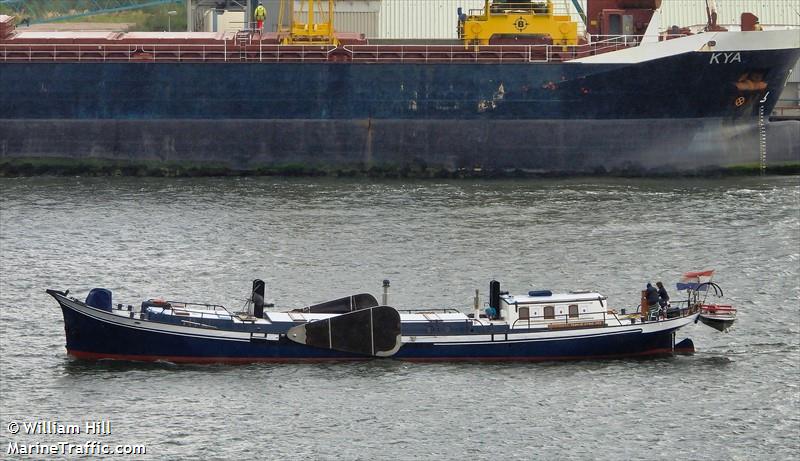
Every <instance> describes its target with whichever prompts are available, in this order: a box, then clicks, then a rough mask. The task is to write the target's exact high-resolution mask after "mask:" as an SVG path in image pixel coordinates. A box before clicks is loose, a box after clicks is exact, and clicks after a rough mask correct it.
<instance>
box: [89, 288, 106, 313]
mask: <svg viewBox="0 0 800 461" xmlns="http://www.w3.org/2000/svg"><path fill="white" fill-rule="evenodd" d="M86 304H88V305H90V306H92V307H96V308H98V309H103V310H107V311H111V290H107V289H105V288H92V291H90V292H89V294H88V295H86Z"/></svg>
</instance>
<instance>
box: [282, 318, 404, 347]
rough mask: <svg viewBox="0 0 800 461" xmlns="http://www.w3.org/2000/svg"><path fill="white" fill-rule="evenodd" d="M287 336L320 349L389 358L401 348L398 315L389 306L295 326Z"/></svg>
mask: <svg viewBox="0 0 800 461" xmlns="http://www.w3.org/2000/svg"><path fill="white" fill-rule="evenodd" d="M286 337H287V338H289V339H291V340H292V341H294V342H297V343H300V344H305V345H307V346H312V347H318V348H321V349H331V350H335V351H341V352H350V353H354V354H361V355H368V356H373V357H391V356H392V355H394V354H395V353H396V352H397V351H398V350H399V349H400V346H401V335H400V314H399V313H398V312H397V311H396V310H395V309H394V308H393V307H390V306H377V307H371V308H368V309H362V310H358V311H354V312H350V313H347V314H342V315H338V316H336V317H331V318H329V319H326V320H318V321H316V322H310V323H305V324H303V325H297V326H295V327H292V328H290V329H289V331H287V332H286Z"/></svg>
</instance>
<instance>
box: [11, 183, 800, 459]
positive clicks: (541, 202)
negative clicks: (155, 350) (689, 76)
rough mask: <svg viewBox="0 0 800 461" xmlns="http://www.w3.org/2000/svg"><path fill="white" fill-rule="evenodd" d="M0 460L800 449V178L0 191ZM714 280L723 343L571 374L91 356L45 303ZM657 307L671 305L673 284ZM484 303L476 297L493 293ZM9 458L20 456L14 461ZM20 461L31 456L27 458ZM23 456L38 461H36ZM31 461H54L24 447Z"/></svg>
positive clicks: (583, 455)
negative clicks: (73, 343) (59, 452)
mask: <svg viewBox="0 0 800 461" xmlns="http://www.w3.org/2000/svg"><path fill="white" fill-rule="evenodd" d="M0 192H1V194H0V196H1V198H0V257H1V261H2V267H1V268H0V277H1V280H0V304H1V307H0V385H1V386H0V404H1V405H0V411H1V413H2V414H0V423H2V425H0V449H1V450H0V451H1V452H2V454H0V457H4V458H7V457H8V455H7V454H6V451H7V448H8V446H9V444H10V443H25V444H36V443H44V442H58V441H67V442H76V443H83V442H86V441H90V440H92V439H93V436H90V435H87V434H85V433H82V434H80V435H70V436H64V435H42V434H38V435H30V434H23V433H18V434H12V433H11V431H10V429H11V428H10V427H9V423H11V422H19V423H23V422H31V421H60V422H62V423H68V424H76V423H83V422H85V421H94V420H110V421H111V422H112V427H113V430H112V433H111V434H110V435H106V436H102V437H95V438H94V439H95V440H100V441H101V442H104V443H109V444H143V445H145V446H146V449H147V454H146V455H144V456H139V457H138V459H221V458H228V459H348V460H349V459H363V460H372V459H387V460H394V459H402V460H418V459H436V460H439V459H459V460H461V459H478V460H505V459H524V460H528V459H609V460H616V459H647V460H650V459H741V460H750V459H797V458H798V453H799V452H800V388H798V385H800V317H799V316H798V314H800V312H799V311H800V178H797V177H767V178H735V179H669V180H668V179H664V180H627V179H590V178H580V179H562V180H526V181H500V182H493V181H480V180H477V181H436V180H428V181H407V182H404V181H369V180H334V179H281V178H235V179H231V178H220V179H213V178H212V179H136V178H82V177H76V178H48V177H36V178H19V179H0ZM709 268H714V269H716V270H717V276H716V278H715V281H717V282H718V283H719V284H720V285H721V286H722V287H723V289H724V291H725V298H724V299H723V300H722V301H723V302H728V303H732V304H734V305H735V306H736V307H738V308H739V321H738V323H737V325H736V326H735V328H734V329H733V330H732V331H730V332H728V333H719V332H717V331H715V330H712V329H710V328H708V327H705V326H703V325H700V324H698V325H692V326H690V327H688V328H686V329H684V330H681V332H680V333H679V339H681V338H683V337H691V338H692V339H693V340H694V342H695V345H696V347H697V353H696V354H695V355H693V356H680V357H674V358H669V359H658V360H619V361H601V362H577V363H540V364H537V363H534V364H531V363H511V364H508V363H504V364H486V363H452V364H448V363H445V364H416V363H402V362H397V361H392V360H382V361H374V362H365V363H341V364H340V363H329V364H281V365H272V364H256V365H239V366H230V365H206V366H197V365H175V364H171V363H155V364H143V363H120V362H100V363H89V362H80V361H75V360H73V359H70V358H69V357H68V356H67V355H66V353H65V349H64V331H63V321H62V318H61V313H60V311H59V310H58V308H57V307H56V305H55V303H54V301H53V300H52V299H50V298H49V297H48V296H47V295H46V294H45V292H44V290H45V289H46V288H56V289H70V290H71V291H72V293H76V294H77V295H78V296H85V294H86V292H87V291H88V290H89V289H90V288H92V287H97V286H100V287H106V288H109V289H111V290H112V291H113V293H114V302H115V303H117V302H119V303H126V304H127V303H131V304H133V303H138V302H140V301H141V300H142V299H145V298H149V297H156V296H165V297H167V298H169V299H185V300H189V301H208V302H214V303H222V304H225V305H226V306H228V307H230V308H234V309H238V308H240V307H241V306H242V305H243V304H244V299H245V297H246V295H247V292H248V290H249V285H250V283H251V280H252V279H253V278H263V279H264V280H265V281H266V282H267V290H268V292H269V294H268V297H269V298H271V299H273V300H274V301H275V302H276V303H277V304H278V306H279V307H284V308H291V307H299V306H303V305H307V304H309V303H312V302H317V301H323V300H326V299H330V298H334V297H338V296H343V295H348V294H351V293H355V292H361V291H369V292H372V293H373V294H375V295H376V296H377V295H379V294H380V286H381V281H382V280H383V279H384V278H388V279H390V280H391V282H392V286H391V293H390V304H391V305H393V306H395V307H398V308H418V307H453V308H459V309H463V310H467V309H469V308H470V306H471V304H472V296H473V294H474V290H475V289H476V288H477V289H480V290H481V293H482V294H483V293H485V292H486V291H487V290H488V283H489V281H490V280H491V279H497V280H500V281H501V283H502V286H503V289H507V290H510V291H511V292H525V291H527V290H529V289H552V290H570V289H596V290H599V291H601V292H602V293H604V294H606V295H608V297H609V302H610V305H611V307H615V308H617V309H619V308H623V307H631V306H634V307H635V306H636V305H637V304H638V299H639V295H638V293H639V290H641V289H643V287H644V284H645V283H646V282H648V281H652V282H655V281H657V280H662V281H664V282H665V284H666V285H667V286H668V287H674V284H675V282H677V280H678V278H679V276H680V274H681V272H683V271H686V270H699V269H709ZM671 291H672V295H673V297H678V298H679V297H680V295H679V294H678V293H676V292H675V290H674V289H672V290H671ZM484 299H485V296H484ZM21 457H22V456H21ZM22 458H24V457H22ZM28 458H29V459H30V457H28ZM33 458H48V456H35V457H33Z"/></svg>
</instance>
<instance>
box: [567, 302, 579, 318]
mask: <svg viewBox="0 0 800 461" xmlns="http://www.w3.org/2000/svg"><path fill="white" fill-rule="evenodd" d="M569 318H571V319H577V318H578V305H577V304H570V305H569Z"/></svg>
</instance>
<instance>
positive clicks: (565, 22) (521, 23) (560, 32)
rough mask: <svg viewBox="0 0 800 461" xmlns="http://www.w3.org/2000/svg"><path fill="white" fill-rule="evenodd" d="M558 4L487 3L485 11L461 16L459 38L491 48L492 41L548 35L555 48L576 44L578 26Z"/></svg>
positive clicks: (538, 0) (530, 0) (535, 0)
mask: <svg viewBox="0 0 800 461" xmlns="http://www.w3.org/2000/svg"><path fill="white" fill-rule="evenodd" d="M559 2H560V3H558V4H556V3H555V2H554V1H553V0H527V1H525V0H512V1H507V0H486V2H485V4H484V7H483V10H478V11H476V12H473V11H470V14H461V15H460V16H459V18H458V36H459V38H460V39H461V40H463V41H464V44H465V45H488V44H489V40H490V39H492V38H503V37H515V38H524V37H530V38H532V37H537V36H548V37H549V38H550V39H552V41H553V44H554V45H577V44H578V23H577V22H575V21H573V20H572V18H571V17H570V15H569V10H568V7H567V5H566V3H564V0H559ZM556 6H559V7H560V8H558V9H557V8H556Z"/></svg>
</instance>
